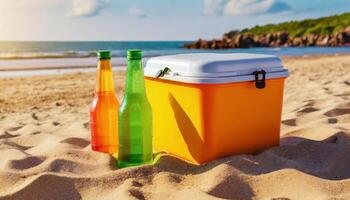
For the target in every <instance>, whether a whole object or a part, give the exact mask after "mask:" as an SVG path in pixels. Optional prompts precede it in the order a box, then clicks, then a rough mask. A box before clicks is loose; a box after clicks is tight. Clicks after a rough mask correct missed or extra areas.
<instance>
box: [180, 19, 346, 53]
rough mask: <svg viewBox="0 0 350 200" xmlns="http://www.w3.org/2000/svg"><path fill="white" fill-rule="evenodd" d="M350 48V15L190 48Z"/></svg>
mask: <svg viewBox="0 0 350 200" xmlns="http://www.w3.org/2000/svg"><path fill="white" fill-rule="evenodd" d="M349 44H350V13H343V14H340V15H333V16H329V17H322V18H318V19H305V20H301V21H290V22H283V23H279V24H267V25H264V26H254V27H252V28H247V29H243V30H233V31H230V32H228V33H225V34H224V35H223V37H222V38H221V39H213V40H208V41H207V40H202V39H199V40H197V41H196V42H194V43H190V44H186V45H185V47H186V48H194V49H227V48H249V47H277V46H285V47H288V46H344V45H349Z"/></svg>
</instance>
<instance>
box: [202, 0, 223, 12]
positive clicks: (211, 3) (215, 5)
mask: <svg viewBox="0 0 350 200" xmlns="http://www.w3.org/2000/svg"><path fill="white" fill-rule="evenodd" d="M227 2H228V0H203V13H204V14H205V15H221V14H222V13H223V10H224V8H225V5H226V4H227Z"/></svg>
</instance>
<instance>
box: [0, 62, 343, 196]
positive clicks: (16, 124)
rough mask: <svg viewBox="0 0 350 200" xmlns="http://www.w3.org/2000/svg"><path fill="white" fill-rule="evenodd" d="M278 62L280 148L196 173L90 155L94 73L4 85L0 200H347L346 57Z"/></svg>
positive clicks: (174, 163)
mask: <svg viewBox="0 0 350 200" xmlns="http://www.w3.org/2000/svg"><path fill="white" fill-rule="evenodd" d="M283 62H284V64H285V65H286V66H287V67H288V68H289V69H290V72H291V76H290V78H288V80H287V82H286V89H285V99H284V108H283V117H282V118H283V121H282V125H281V126H282V132H281V145H280V146H279V147H274V148H270V149H267V150H265V151H263V152H260V153H258V154H255V155H236V156H231V157H227V158H222V159H219V160H215V161H213V162H210V163H207V164H204V165H202V166H193V165H191V164H188V163H186V162H184V161H181V160H179V159H176V158H174V157H171V156H163V157H161V159H160V161H159V163H158V164H157V165H155V166H142V167H135V168H129V169H119V170H116V169H115V167H114V166H115V160H114V159H113V158H112V157H110V156H109V155H106V154H103V153H96V152H92V151H91V150H90V142H89V138H90V132H89V124H88V122H89V115H88V108H89V104H90V102H91V98H92V96H93V91H94V84H95V77H94V75H93V74H91V73H77V74H67V75H53V76H39V77H26V78H6V79H4V78H3V79H0V88H1V90H0V199H44V200H45V199H193V200H194V199H221V198H223V199H243V200H244V199H280V200H282V199H350V55H329V56H311V57H285V58H283ZM115 80H116V85H117V91H118V97H119V98H121V96H122V92H123V83H124V73H122V72H118V73H117V74H116V78H115Z"/></svg>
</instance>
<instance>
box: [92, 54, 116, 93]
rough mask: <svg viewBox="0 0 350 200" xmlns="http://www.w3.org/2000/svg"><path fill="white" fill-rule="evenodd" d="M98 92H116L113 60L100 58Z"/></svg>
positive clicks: (97, 78)
mask: <svg viewBox="0 0 350 200" xmlns="http://www.w3.org/2000/svg"><path fill="white" fill-rule="evenodd" d="M96 81H97V83H96V93H97V92H114V81H113V71H112V64H111V60H99V61H98V67H97V77H96Z"/></svg>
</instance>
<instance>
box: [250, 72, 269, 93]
mask: <svg viewBox="0 0 350 200" xmlns="http://www.w3.org/2000/svg"><path fill="white" fill-rule="evenodd" d="M253 75H254V76H255V87H256V88H258V89H263V88H265V77H266V72H265V70H260V71H255V72H254V73H253ZM259 75H262V79H259V78H260V77H259Z"/></svg>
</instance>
